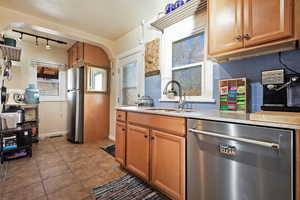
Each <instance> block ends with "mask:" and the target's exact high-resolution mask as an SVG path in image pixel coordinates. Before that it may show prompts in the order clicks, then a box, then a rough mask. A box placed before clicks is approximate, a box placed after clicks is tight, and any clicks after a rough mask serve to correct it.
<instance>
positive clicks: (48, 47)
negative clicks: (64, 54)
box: [46, 40, 51, 50]
mask: <svg viewBox="0 0 300 200" xmlns="http://www.w3.org/2000/svg"><path fill="white" fill-rule="evenodd" d="M46 49H48V50H49V49H51V46H50V45H49V40H47V45H46Z"/></svg>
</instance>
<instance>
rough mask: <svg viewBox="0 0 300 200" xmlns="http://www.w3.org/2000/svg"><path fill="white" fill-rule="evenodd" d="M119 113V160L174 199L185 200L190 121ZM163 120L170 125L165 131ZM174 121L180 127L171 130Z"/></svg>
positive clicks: (117, 134)
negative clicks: (186, 156)
mask: <svg viewBox="0 0 300 200" xmlns="http://www.w3.org/2000/svg"><path fill="white" fill-rule="evenodd" d="M117 113H118V114H119V116H117V124H116V160H117V161H118V162H119V163H121V165H123V166H124V163H125V168H126V169H127V170H128V171H130V172H131V173H133V174H135V175H137V176H138V177H140V178H142V179H143V180H144V181H146V182H148V183H149V184H150V185H152V186H153V187H155V188H156V189H158V190H159V191H161V192H162V193H163V194H165V195H166V196H168V197H169V198H170V199H172V200H185V196H186V195H185V187H186V178H185V174H186V169H185V160H186V158H185V155H186V150H185V143H186V138H185V135H186V134H185V133H186V128H185V127H186V120H185V119H184V118H176V117H174V118H173V117H169V116H159V115H150V114H142V113H138V114H137V113H133V112H124V111H120V110H119V111H118V112H117ZM126 116H127V117H126ZM138 119H139V120H138ZM159 120H160V122H159V123H157V121H159ZM161 121H163V122H165V124H167V125H168V126H167V127H163V128H162V125H161V124H162V122H161ZM171 122H173V123H176V122H177V123H178V124H176V127H178V128H176V127H175V126H173V127H172V128H170V127H171V126H170V124H171ZM157 124H158V125H157ZM156 125H157V126H156ZM124 127H127V129H126V133H124V130H123V129H124ZM174 127H175V128H174ZM124 135H126V137H124ZM124 152H125V153H124ZM124 155H125V157H124Z"/></svg>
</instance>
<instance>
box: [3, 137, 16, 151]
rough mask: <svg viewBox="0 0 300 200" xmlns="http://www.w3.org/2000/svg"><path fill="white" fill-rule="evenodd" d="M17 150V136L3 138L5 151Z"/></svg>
mask: <svg viewBox="0 0 300 200" xmlns="http://www.w3.org/2000/svg"><path fill="white" fill-rule="evenodd" d="M15 148H17V136H15V135H14V136H11V137H5V138H3V150H11V149H15Z"/></svg>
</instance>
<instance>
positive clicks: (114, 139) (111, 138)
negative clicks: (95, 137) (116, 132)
mask: <svg viewBox="0 0 300 200" xmlns="http://www.w3.org/2000/svg"><path fill="white" fill-rule="evenodd" d="M108 139H110V140H112V141H116V138H115V137H113V136H112V135H110V136H108Z"/></svg>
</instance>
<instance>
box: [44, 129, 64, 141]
mask: <svg viewBox="0 0 300 200" xmlns="http://www.w3.org/2000/svg"><path fill="white" fill-rule="evenodd" d="M67 133H68V131H56V132H51V133H40V135H39V138H40V139H41V140H42V139H45V138H48V137H53V136H60V135H62V136H65V135H67Z"/></svg>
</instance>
